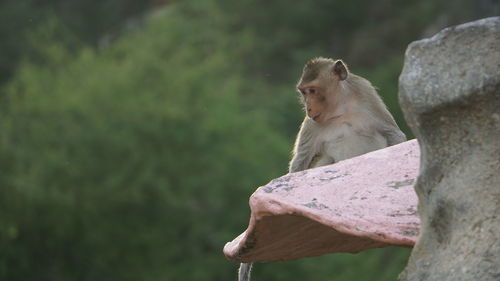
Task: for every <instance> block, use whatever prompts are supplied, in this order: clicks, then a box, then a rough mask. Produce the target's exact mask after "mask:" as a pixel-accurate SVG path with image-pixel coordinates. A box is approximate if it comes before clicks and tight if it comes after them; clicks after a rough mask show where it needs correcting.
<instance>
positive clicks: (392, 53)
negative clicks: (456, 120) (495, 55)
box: [0, 0, 475, 281]
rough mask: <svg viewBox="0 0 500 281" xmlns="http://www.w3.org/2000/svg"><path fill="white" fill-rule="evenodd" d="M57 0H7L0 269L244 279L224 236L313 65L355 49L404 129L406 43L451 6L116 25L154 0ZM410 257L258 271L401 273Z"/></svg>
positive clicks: (261, 178) (253, 6)
mask: <svg viewBox="0 0 500 281" xmlns="http://www.w3.org/2000/svg"><path fill="white" fill-rule="evenodd" d="M471 1H472V0H470V1H469V0H463V1H461V2H464V3H467V4H468V5H467V6H470V7H473V6H474V5H472V4H471V3H472V2H471ZM62 2H63V1H56V0H53V1H44V2H43V3H42V2H40V3H38V1H37V5H35V1H30V0H26V1H17V0H6V1H4V2H2V3H1V4H0V15H1V16H2V17H1V18H2V19H6V24H3V25H0V36H1V37H2V38H3V39H5V40H2V44H1V45H0V51H1V53H2V54H4V55H3V56H1V57H0V76H1V78H0V85H1V86H2V87H1V89H0V159H1V160H2V161H0V249H1V251H0V279H1V280H9V281H17V280H23V281H24V280H41V281H43V280H51V281H59V280H61V281H62V280H92V281H96V280H234V279H235V278H236V267H237V265H236V264H234V263H230V262H227V261H226V260H225V258H224V257H223V255H222V252H221V251H222V247H223V245H224V243H225V242H227V241H229V240H231V239H233V238H234V237H235V236H236V235H237V234H238V233H240V232H241V231H242V230H243V228H244V226H245V225H246V223H247V221H248V213H249V211H248V208H247V204H248V203H247V202H248V196H249V195H250V194H251V193H252V192H253V190H254V189H255V188H256V187H257V186H260V185H263V184H265V183H266V182H268V181H269V180H270V179H272V178H275V177H277V176H280V175H282V174H284V173H285V172H286V167H287V162H288V160H289V151H290V150H291V145H292V142H293V137H294V135H295V134H296V132H297V129H298V126H299V124H300V121H301V118H302V112H301V110H300V106H299V105H298V103H297V101H296V94H295V93H294V84H295V82H296V79H297V78H298V76H299V73H300V71H301V68H302V65H303V63H304V62H305V61H306V60H307V59H309V58H311V57H314V56H328V57H342V58H345V59H346V61H347V62H348V63H349V65H350V67H351V69H352V70H353V71H354V72H355V73H359V74H361V75H363V76H365V77H367V78H368V79H369V80H370V81H372V82H373V84H374V85H375V86H377V87H378V88H379V92H380V94H381V95H382V97H383V99H384V101H385V102H386V103H387V105H388V107H389V108H390V110H391V111H392V112H393V113H394V115H395V117H396V119H397V121H398V123H399V124H400V125H402V127H403V129H404V130H405V132H406V133H409V130H408V128H407V127H406V125H405V124H404V120H403V118H402V114H401V111H400V109H399V106H398V103H397V98H396V94H397V78H398V75H399V72H400V70H401V66H402V62H403V61H402V58H403V51H404V48H405V47H406V44H407V43H408V42H409V41H411V40H414V39H418V37H419V36H420V34H421V32H422V30H423V29H424V28H426V27H427V25H428V24H429V23H430V22H431V21H432V20H433V19H434V18H435V17H437V16H438V15H440V14H442V13H443V12H442V11H441V10H440V8H441V6H442V5H443V3H444V1H431V0H426V1H410V2H408V3H407V4H405V5H402V4H401V3H400V2H398V1H382V0H378V1H367V0H356V1H350V2H349V1H330V0H328V1H327V0H317V1H312V2H308V1H302V2H297V3H293V5H290V3H289V2H287V1H271V2H269V1H254V0H252V1H250V0H242V1H229V0H191V1H180V2H176V3H175V4H169V5H168V6H166V7H164V8H163V9H161V10H157V11H155V12H151V13H149V14H148V15H147V16H144V19H141V20H137V19H135V20H132V21H128V22H129V24H128V25H129V26H135V28H132V29H130V28H129V29H120V28H119V27H118V26H120V25H121V24H122V23H123V22H125V21H126V20H127V19H130V17H131V16H136V15H137V14H139V13H141V12H142V11H144V9H146V7H150V6H151V5H153V4H152V3H155V1H142V2H141V1H129V0H127V1H116V0H107V1H81V0H72V1H65V5H62V4H61V3H62ZM132 2H134V3H132ZM139 2H141V3H139ZM166 2H170V1H166ZM464 5H465V4H464ZM453 7H455V6H453ZM472 10H474V9H472ZM474 11H475V10H474ZM467 17H470V14H466V15H464V14H457V15H452V18H454V19H455V20H459V19H463V18H467ZM26 18H28V19H29V20H28V21H27V22H26ZM13 30H16V31H15V32H14V31H13ZM102 38H107V39H109V38H116V39H112V40H104V41H109V43H107V44H101V47H99V48H98V47H96V46H98V45H99V44H98V42H99V41H101V39H102ZM11 75H12V76H11ZM408 254H409V251H408V249H396V248H389V249H374V250H370V251H366V252H363V253H359V254H356V255H350V254H349V255H348V254H336V255H326V256H323V257H317V258H311V259H303V260H299V261H295V262H287V263H270V264H259V265H258V266H257V267H256V268H255V270H254V275H255V279H256V280H264V279H265V280H336V281H345V280H374V279H375V280H394V279H396V276H397V274H398V273H399V272H400V271H401V270H402V268H403V265H404V263H405V261H406V258H407V257H408Z"/></svg>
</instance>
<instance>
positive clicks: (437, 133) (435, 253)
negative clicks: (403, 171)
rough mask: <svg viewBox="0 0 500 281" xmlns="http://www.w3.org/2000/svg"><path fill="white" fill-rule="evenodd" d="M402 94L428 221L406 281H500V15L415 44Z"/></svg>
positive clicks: (405, 274) (421, 209)
mask: <svg viewBox="0 0 500 281" xmlns="http://www.w3.org/2000/svg"><path fill="white" fill-rule="evenodd" d="M399 95H400V101H401V104H402V107H403V111H404V113H405V117H406V119H407V121H408V123H409V125H410V126H411V128H412V129H413V131H414V133H415V135H416V136H417V139H418V140H419V144H420V149H421V166H420V169H421V172H420V173H421V174H420V175H419V178H418V180H417V183H416V185H415V190H416V192H417V194H418V198H419V214H420V217H421V221H422V229H421V233H420V237H419V240H418V241H417V244H416V246H415V248H414V249H413V251H412V254H411V257H410V260H409V263H408V265H407V268H406V269H405V271H404V272H403V274H402V275H401V276H400V280H404V281H416V280H419V281H430V280H436V281H438V280H439V281H447V280H450V281H451V280H453V281H460V280H464V281H465V280H475V281H483V280H496V281H498V280H500V217H499V215H500V18H499V17H495V18H488V19H483V20H479V21H475V22H471V23H467V24H464V25H459V26H455V27H451V28H447V29H444V30H443V31H441V32H439V33H438V34H437V35H435V36H434V37H432V38H429V39H425V40H421V41H417V42H413V43H412V44H410V45H409V47H408V49H407V51H406V57H405V64H404V68H403V72H402V74H401V76H400V86H399Z"/></svg>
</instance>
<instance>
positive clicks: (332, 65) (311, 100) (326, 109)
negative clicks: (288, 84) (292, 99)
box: [297, 58, 349, 124]
mask: <svg viewBox="0 0 500 281" xmlns="http://www.w3.org/2000/svg"><path fill="white" fill-rule="evenodd" d="M348 75H349V70H348V69H347V66H346V65H345V64H344V62H343V61H342V60H333V59H327V58H315V59H312V60H310V61H308V62H307V63H306V65H305V66H304V70H303V72H302V76H301V77H300V80H299V83H298V84H297V90H298V91H299V92H300V93H301V100H302V103H303V104H304V106H305V111H306V114H307V116H308V117H309V118H311V119H312V120H314V121H315V122H316V123H319V124H321V123H325V122H327V121H329V120H331V119H332V118H335V117H336V116H335V113H336V112H335V108H336V107H337V104H338V102H337V100H338V95H339V94H340V83H341V82H342V81H344V80H346V79H347V77H348Z"/></svg>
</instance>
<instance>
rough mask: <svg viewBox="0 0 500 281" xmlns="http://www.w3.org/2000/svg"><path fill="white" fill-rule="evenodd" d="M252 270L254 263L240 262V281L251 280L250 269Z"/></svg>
mask: <svg viewBox="0 0 500 281" xmlns="http://www.w3.org/2000/svg"><path fill="white" fill-rule="evenodd" d="M251 270H252V263H242V264H240V270H239V271H238V281H250V271H251Z"/></svg>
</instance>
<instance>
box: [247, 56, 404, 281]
mask: <svg viewBox="0 0 500 281" xmlns="http://www.w3.org/2000/svg"><path fill="white" fill-rule="evenodd" d="M297 90H298V91H299V92H300V95H301V101H302V103H303V104H304V109H305V112H306V116H305V119H304V121H303V122H302V125H301V127H300V131H299V134H298V136H297V139H296V140H295V145H294V149H293V157H292V160H291V161H290V165H289V172H290V173H293V172H298V171H302V170H306V169H310V168H315V167H320V166H325V165H329V164H333V163H336V162H338V161H341V160H345V159H348V158H352V157H354V156H358V155H361V154H364V153H367V152H370V151H373V150H377V149H381V148H384V147H387V146H391V145H394V144H398V143H401V142H403V141H405V140H406V136H405V135H404V133H403V132H401V130H400V129H399V127H398V125H397V124H396V122H395V121H394V118H393V117H392V115H391V114H390V113H389V111H388V110H387V108H386V106H385V104H384V103H383V102H382V99H381V98H380V97H379V95H378V94H377V91H375V88H373V86H372V84H371V83H370V82H369V81H368V80H366V79H365V78H363V77H360V76H358V75H355V74H353V73H350V72H349V70H348V69H347V66H346V65H345V63H344V62H343V61H342V60H333V59H327V58H315V59H312V60H310V61H308V62H307V63H306V65H305V66H304V70H303V72H302V76H301V77H300V80H299V82H298V84H297ZM251 268H252V263H242V264H241V265H240V269H239V279H238V280H239V281H249V280H250V271H251Z"/></svg>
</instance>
